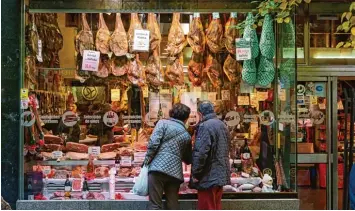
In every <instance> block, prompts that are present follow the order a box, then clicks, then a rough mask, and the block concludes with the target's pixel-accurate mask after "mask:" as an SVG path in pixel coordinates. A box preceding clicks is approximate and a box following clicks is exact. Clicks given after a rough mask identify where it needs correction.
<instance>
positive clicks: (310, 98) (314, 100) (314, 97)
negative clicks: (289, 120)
mask: <svg viewBox="0 0 355 211" xmlns="http://www.w3.org/2000/svg"><path fill="white" fill-rule="evenodd" d="M309 100H310V101H311V105H317V104H318V97H317V96H315V95H311V96H309Z"/></svg>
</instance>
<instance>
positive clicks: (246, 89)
mask: <svg viewBox="0 0 355 211" xmlns="http://www.w3.org/2000/svg"><path fill="white" fill-rule="evenodd" d="M253 91H254V87H253V86H250V85H249V84H248V83H245V82H244V81H242V82H241V83H240V93H242V94H249V93H250V94H251V93H252V92H253ZM235 93H238V89H236V92H235Z"/></svg>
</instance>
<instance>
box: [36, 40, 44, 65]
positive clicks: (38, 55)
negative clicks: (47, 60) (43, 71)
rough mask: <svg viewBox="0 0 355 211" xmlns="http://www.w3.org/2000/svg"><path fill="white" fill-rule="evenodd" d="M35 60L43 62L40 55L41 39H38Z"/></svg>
mask: <svg viewBox="0 0 355 211" xmlns="http://www.w3.org/2000/svg"><path fill="white" fill-rule="evenodd" d="M36 57H37V60H38V61H39V62H43V57H42V40H38V53H37V55H36Z"/></svg>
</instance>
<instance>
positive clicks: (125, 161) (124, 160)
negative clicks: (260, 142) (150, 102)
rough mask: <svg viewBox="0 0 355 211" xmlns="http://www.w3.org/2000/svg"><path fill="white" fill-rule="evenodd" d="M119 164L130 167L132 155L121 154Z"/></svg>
mask: <svg viewBox="0 0 355 211" xmlns="http://www.w3.org/2000/svg"><path fill="white" fill-rule="evenodd" d="M120 166H122V167H131V166H132V157H131V156H122V157H121V161H120Z"/></svg>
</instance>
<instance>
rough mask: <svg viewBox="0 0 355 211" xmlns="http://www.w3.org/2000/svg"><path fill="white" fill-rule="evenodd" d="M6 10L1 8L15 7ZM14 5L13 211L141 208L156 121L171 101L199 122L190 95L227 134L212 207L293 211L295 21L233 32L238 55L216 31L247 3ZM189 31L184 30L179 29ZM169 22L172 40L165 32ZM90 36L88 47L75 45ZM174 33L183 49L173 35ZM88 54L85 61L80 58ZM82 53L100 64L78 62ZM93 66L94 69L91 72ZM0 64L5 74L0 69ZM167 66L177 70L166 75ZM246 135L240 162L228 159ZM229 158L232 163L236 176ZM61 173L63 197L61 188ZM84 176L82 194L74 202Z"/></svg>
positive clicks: (190, 204) (185, 194)
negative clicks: (218, 202) (223, 178)
mask: <svg viewBox="0 0 355 211" xmlns="http://www.w3.org/2000/svg"><path fill="white" fill-rule="evenodd" d="M15 6H16V7H15ZM18 6H19V5H13V7H14V9H15V8H17V9H18ZM20 8H23V10H22V11H21V14H22V16H21V18H20V19H15V20H20V21H21V22H20V23H21V24H20V25H21V28H20V31H19V33H18V34H21V39H20V40H19V41H17V42H12V43H15V44H16V43H17V44H18V45H17V47H16V49H21V50H19V51H18V52H20V53H19V54H18V55H19V58H18V59H20V61H22V63H20V64H19V65H20V66H19V67H18V68H17V69H18V71H17V72H14V71H15V69H16V68H9V67H10V66H8V67H6V66H5V68H9V69H11V71H12V72H11V71H9V73H13V74H11V75H9V79H10V78H11V76H12V77H15V78H13V79H12V80H13V82H14V81H16V82H14V83H13V84H18V86H17V87H20V88H19V89H17V90H16V91H18V92H17V93H20V92H21V93H22V94H21V96H20V98H19V99H17V100H16V101H12V103H13V104H16V106H14V105H13V106H11V107H6V108H5V109H9V110H8V111H9V112H11V111H10V109H15V108H16V109H15V110H13V111H12V112H15V113H16V114H17V117H18V118H15V119H16V120H13V121H12V119H11V115H10V116H8V117H7V121H6V122H5V124H7V123H8V124H11V125H18V127H15V128H14V127H13V126H12V128H11V131H8V132H9V133H11V138H10V139H12V138H14V137H15V138H16V141H14V143H15V142H16V143H17V144H18V145H16V144H11V146H9V149H10V147H11V148H15V149H14V151H12V152H19V156H17V157H16V158H13V159H14V160H12V159H10V158H9V159H8V160H7V161H8V162H9V164H7V165H8V166H7V169H8V172H5V174H11V175H14V176H13V177H12V178H13V179H14V181H9V180H5V183H2V184H5V185H6V186H5V187H6V188H7V189H9V193H12V192H13V194H12V195H13V196H12V197H14V196H15V195H16V196H15V197H16V199H19V200H18V202H17V208H18V209H48V208H49V207H58V208H61V209H68V208H69V207H70V208H75V209H147V208H148V207H147V206H148V203H147V200H146V198H145V197H136V196H134V195H133V194H131V193H129V190H130V189H131V188H132V186H133V180H134V177H135V176H137V174H138V173H139V166H140V164H141V163H140V162H141V158H142V157H144V151H145V150H144V149H145V147H146V144H147V141H148V140H149V134H150V133H151V131H152V130H153V129H154V123H155V122H156V121H157V120H159V119H160V118H167V117H168V115H167V111H168V109H169V108H170V107H171V105H172V104H174V103H177V102H182V103H185V104H187V105H189V106H190V108H191V109H192V111H193V113H192V115H191V116H190V121H189V124H190V126H191V125H194V124H196V122H198V115H197V113H196V106H197V103H198V101H202V100H210V101H212V102H213V103H214V104H215V106H216V109H217V110H218V114H219V115H220V118H221V119H222V120H223V121H225V122H226V124H227V125H228V126H229V129H230V132H231V135H232V137H233V142H232V146H231V151H232V152H231V155H230V157H231V167H232V171H231V176H232V186H233V187H226V190H225V194H224V197H223V203H224V204H223V206H224V209H259V208H263V209H298V207H299V200H298V199H297V198H298V197H297V178H296V175H297V173H296V172H297V161H298V160H300V158H299V157H298V156H297V153H296V152H297V148H298V147H297V142H298V141H299V138H300V137H299V131H298V126H299V125H298V124H297V121H296V120H297V113H296V107H297V105H296V98H297V93H296V91H297V89H296V84H297V83H296V59H295V58H296V48H295V46H296V33H298V31H297V29H296V27H295V26H294V24H293V23H294V22H295V20H294V17H293V15H290V17H289V21H287V23H286V22H285V23H282V24H277V23H276V22H275V21H270V22H268V21H267V19H264V24H263V26H262V27H257V29H256V30H254V28H253V27H252V25H253V23H251V25H250V27H249V28H248V29H247V30H249V32H248V33H245V34H252V35H251V36H250V37H246V36H245V37H244V38H250V41H248V42H247V46H249V47H246V49H247V50H246V52H247V53H246V54H245V53H244V54H243V53H242V52H239V53H238V52H236V51H235V47H234V46H235V45H237V46H238V45H241V46H243V43H242V42H240V43H235V42H234V40H235V39H236V38H242V37H241V36H240V35H238V34H239V32H238V31H239V30H237V29H235V30H234V29H233V28H232V27H230V28H229V29H230V30H229V31H228V30H226V29H225V28H228V27H226V26H225V25H226V24H227V23H229V24H230V23H232V24H233V23H234V24H236V23H239V22H242V21H244V20H246V18H247V16H248V13H249V12H251V10H252V8H253V5H251V4H249V3H243V2H235V1H224V2H223V3H216V2H213V1H182V2H176V1H174V2H170V1H168V2H165V1H154V2H153V1H134V2H133V1H119V2H116V1H114V2H113V1H105V2H104V3H102V1H100V3H95V1H90V3H87V2H85V1H76V2H75V4H74V3H72V2H69V1H61V2H57V1H48V2H43V1H36V0H34V1H29V2H26V3H23V4H22V5H21V7H20ZM24 11H26V12H24ZM99 13H100V15H99ZM116 13H120V14H119V15H118V14H116ZM9 17H11V16H9ZM17 18H18V17H17ZM132 20H133V21H132ZM196 20H199V21H201V22H198V21H196ZM196 22H197V26H195V27H196V28H194V27H191V26H192V25H193V23H196ZM133 23H135V24H133ZM155 23H157V24H158V26H159V27H158V28H154V26H155ZM265 23H266V24H265ZM199 24H201V28H202V30H200V31H198V29H199V27H200V25H199ZM249 24H250V23H249ZM247 25H248V22H247ZM150 26H153V27H151V28H150ZM265 26H267V27H265ZM120 27H121V28H120ZM174 27H175V28H177V31H179V30H180V29H181V33H180V34H179V33H178V34H175V35H170V32H171V31H174V30H171V28H174ZM122 28H123V29H124V30H122ZM115 29H118V30H117V31H118V32H123V31H124V33H125V34H128V36H127V35H124V36H123V37H124V39H123V41H122V40H120V38H122V36H121V37H120V36H118V38H113V35H112V34H114V33H115ZM146 29H150V30H146ZM192 29H194V30H196V29H197V32H195V33H197V34H198V35H197V36H199V35H200V34H204V36H202V38H201V39H202V40H204V39H205V41H202V42H201V41H199V40H194V36H193V34H192V33H191V31H192ZM135 30H136V31H137V30H141V31H140V32H141V33H143V34H144V33H147V31H150V35H154V36H156V39H153V40H152V39H149V38H148V39H147V37H144V36H143V35H142V36H143V38H139V35H135V33H134V32H135ZM90 31H91V32H90ZM98 31H99V32H100V31H101V32H102V33H103V34H104V35H102V36H101V35H99V33H98ZM157 31H158V32H157ZM83 32H86V34H85V33H83ZM254 33H255V35H256V34H257V36H256V37H255V36H254ZM88 34H89V36H90V34H91V36H92V38H91V39H92V41H90V38H89V39H85V36H88ZM105 34H106V35H105ZM211 34H212V36H211ZM272 34H274V35H272ZM126 36H127V39H126V38H125V37H126ZM178 36H180V38H181V39H182V40H184V41H183V42H182V43H179V42H177V41H176V40H174V39H177V37H178ZM36 37H37V39H36ZM98 37H100V38H99V39H98ZM214 37H217V38H219V39H220V40H219V39H214ZM228 38H231V39H228ZM255 38H257V39H255ZM110 39H111V40H115V39H118V40H115V42H116V43H120V42H123V43H125V42H126V45H127V46H126V47H123V48H122V46H119V45H116V48H117V46H118V48H119V50H117V49H115V47H114V46H115V45H114V44H115V42H112V45H111V44H110V43H111V42H107V41H108V40H110ZM139 39H141V41H142V42H143V44H141V45H140V46H139V45H138V44H137V43H138V41H137V40H139ZM189 39H190V40H189ZM34 40H35V41H36V42H33V41H34ZM38 40H41V41H42V42H38ZM73 40H75V42H74V41H73ZM144 40H148V42H144ZM155 40H157V41H155ZM191 40H192V41H191ZM230 40H232V41H230ZM248 40H249V39H248ZM259 40H260V42H259ZM228 42H231V45H230V46H232V47H230V46H229V45H228ZM34 43H35V44H34ZM38 43H41V44H40V45H38ZM156 43H157V44H156ZM248 43H249V44H248ZM36 44H37V45H36ZM244 44H245V43H244ZM155 45H156V47H153V46H155ZM18 46H20V48H19V47H18ZM239 48H241V47H239ZM88 50H91V52H84V51H88ZM120 51H123V53H121V52H120ZM248 52H249V54H248ZM5 53H6V52H5ZM90 53H92V54H95V55H98V56H99V57H95V55H93V56H92V57H91V58H89V59H88V57H90V55H88V54H90ZM297 53H298V49H297ZM236 54H237V55H236ZM243 57H244V58H243ZM3 58H4V57H3ZM7 58H12V57H11V55H9V57H7ZM95 58H98V60H97V62H98V63H95V64H93V65H90V60H91V61H93V60H95ZM236 58H237V59H236ZM298 58H299V57H298ZM157 60H158V62H156V61H157ZM7 61H8V64H10V63H11V60H9V59H8V60H7ZM226 61H228V63H227V62H226ZM248 64H250V65H248ZM96 66H97V67H96ZM2 68H3V70H5V69H4V65H3V67H2ZM89 69H91V70H90V71H88V70H89ZM154 71H155V73H154ZM174 71H175V72H178V74H170V72H174ZM140 72H144V73H145V74H143V75H140V74H141V73H140ZM256 72H257V74H256ZM9 73H6V74H9ZM18 74H19V76H18ZM179 74H180V75H179ZM350 74H351V73H350ZM14 75H15V76H14ZM180 76H181V77H180ZM302 76H303V75H299V77H302ZM16 77H18V78H16ZM19 82H20V83H19ZM322 82H323V81H322ZM5 83H6V82H5ZM329 83H330V82H329ZM329 89H330V87H329ZM12 91H13V90H9V91H8V92H7V93H9V94H10V93H12ZM7 93H6V94H7ZM15 96H18V94H16V95H15ZM319 97H320V98H324V97H323V96H319ZM11 99H12V98H11ZM12 100H14V99H12ZM20 100H21V102H20ZM20 104H21V107H19V106H18V105H20ZM11 105H12V104H11ZM25 112H27V113H25ZM27 114H30V115H27ZM32 114H33V115H32ZM31 115H32V116H31ZM70 117H75V118H74V120H73V119H70ZM78 117H79V118H78ZM27 118H29V119H27ZM18 119H20V120H21V121H20V122H17V121H18ZM66 119H68V120H70V121H68V122H67V121H64V120H66ZM32 120H33V121H32ZM327 121H328V118H327ZM297 125H298V126H297ZM3 128H4V124H3ZM9 128H10V127H9ZM14 129H18V131H13V130H14ZM5 132H6V131H5ZM12 133H14V134H12ZM9 137H10V134H9ZM15 138H14V139H15ZM245 139H246V140H247V141H246V143H247V146H248V147H249V148H250V152H249V153H250V154H251V157H252V158H251V159H250V158H245V159H244V158H242V159H240V158H239V157H238V156H239V155H241V154H242V153H241V151H240V150H242V149H241V147H242V146H243V147H244V146H245ZM18 140H21V141H20V142H18ZM6 147H7V146H6ZM3 149H4V148H3ZM89 154H91V155H92V156H94V157H95V159H94V161H93V162H94V165H95V172H93V173H94V174H89V173H90V172H87V168H88V163H89ZM5 155H6V152H5ZM329 155H330V152H329ZM8 157H10V156H8ZM239 159H240V160H241V162H242V166H241V167H236V166H237V165H236V164H237V163H239V161H238V160H239ZM328 159H330V158H328ZM301 160H302V159H301ZM2 162H3V161H2ZM5 162H6V161H5ZM3 163H4V162H3ZM15 163H19V168H18V169H15V168H13V165H14V164H15ZM10 164H11V165H10ZM117 164H118V165H117ZM5 166H6V164H5ZM10 166H12V167H10ZM116 167H117V169H116ZM253 167H254V168H253ZM330 167H331V166H330ZM189 168H190V167H189V166H185V165H184V169H185V172H184V174H186V178H185V180H186V183H185V184H183V185H182V187H181V190H180V192H181V195H180V201H181V204H180V206H181V208H182V209H195V206H196V193H195V192H194V191H193V190H190V189H189V188H187V182H188V179H189ZM239 168H241V169H239ZM112 169H116V170H117V174H116V175H114V179H113V183H114V184H115V185H114V187H111V186H110V185H109V184H110V179H109V177H110V175H109V172H111V170H112ZM16 170H18V172H16ZM96 171H97V172H96ZM17 173H18V174H17ZM245 173H247V174H245ZM15 174H16V175H15ZM265 174H268V175H270V176H271V178H272V179H273V182H272V185H271V186H272V188H270V189H269V190H267V189H266V188H265V187H266V185H265V184H263V181H262V180H263V177H264V176H265ZM18 175H19V176H18ZM67 175H69V180H68V182H69V183H70V189H71V191H66V190H65V186H66V182H67V180H66V176H67ZM242 175H243V176H242ZM84 178H86V180H88V187H89V198H87V195H86V194H85V196H83V193H84V190H83V188H82V187H81V186H82V185H81V184H83V183H84V181H85V179H84ZM14 183H16V186H17V185H18V191H16V190H14V188H13V187H15V185H13V184H14ZM69 183H68V184H69ZM76 183H78V184H79V187H77V186H76V185H74V184H76ZM264 183H265V182H264ZM68 184H67V185H68ZM68 186H69V185H68ZM263 187H264V188H263ZM4 191H7V190H6V189H4V188H3V189H2V192H4ZM4 195H6V194H4ZM17 195H19V197H17ZM58 199H59V200H58ZM62 199H63V200H62ZM73 199H75V200H78V201H73ZM89 199H90V200H89ZM14 201H15V200H14ZM14 201H10V202H11V203H12V204H13V203H14Z"/></svg>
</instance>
